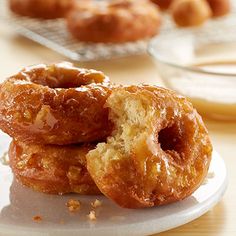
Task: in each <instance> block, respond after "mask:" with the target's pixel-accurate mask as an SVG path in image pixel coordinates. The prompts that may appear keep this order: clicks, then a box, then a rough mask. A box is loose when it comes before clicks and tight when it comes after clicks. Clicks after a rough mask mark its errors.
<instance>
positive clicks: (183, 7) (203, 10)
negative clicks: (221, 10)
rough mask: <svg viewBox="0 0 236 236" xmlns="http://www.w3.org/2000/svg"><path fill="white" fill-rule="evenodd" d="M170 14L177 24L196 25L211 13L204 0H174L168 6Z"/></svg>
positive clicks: (203, 21)
mask: <svg viewBox="0 0 236 236" xmlns="http://www.w3.org/2000/svg"><path fill="white" fill-rule="evenodd" d="M170 11H171V15H172V17H173V19H174V21H175V23H176V24H177V25H178V26H181V27H188V26H198V25H202V24H203V23H205V22H206V21H207V20H208V19H209V18H210V17H211V15H212V12H211V9H210V6H209V4H208V3H207V2H206V0H175V1H174V2H173V4H171V7H170Z"/></svg>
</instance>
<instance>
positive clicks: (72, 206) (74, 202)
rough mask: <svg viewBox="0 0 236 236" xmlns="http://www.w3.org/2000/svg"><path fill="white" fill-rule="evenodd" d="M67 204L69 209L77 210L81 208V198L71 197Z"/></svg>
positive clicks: (71, 210)
mask: <svg viewBox="0 0 236 236" xmlns="http://www.w3.org/2000/svg"><path fill="white" fill-rule="evenodd" d="M66 206H67V207H68V210H69V211H70V212H76V211H79V210H80V207H81V203H80V201H79V200H75V199H70V200H69V201H68V202H67V203H66Z"/></svg>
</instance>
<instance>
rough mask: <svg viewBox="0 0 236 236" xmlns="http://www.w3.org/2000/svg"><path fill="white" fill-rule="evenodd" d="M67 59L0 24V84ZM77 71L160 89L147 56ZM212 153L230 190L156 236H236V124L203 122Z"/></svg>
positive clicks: (91, 63) (99, 63) (103, 63)
mask: <svg viewBox="0 0 236 236" xmlns="http://www.w3.org/2000/svg"><path fill="white" fill-rule="evenodd" d="M66 60H67V58H65V57H63V56H61V55H59V54H57V53H55V52H53V51H51V50H49V49H47V48H45V47H43V46H40V45H39V44H37V43H34V42H32V41H30V40H28V39H26V38H24V37H21V36H19V35H16V34H15V33H14V32H13V30H12V29H11V28H8V27H7V26H5V25H2V24H0V63H1V64H0V65H1V66H0V81H1V80H4V79H5V78H6V77H7V76H9V75H11V74H13V73H15V72H17V71H18V70H19V69H20V68H22V67H24V66H27V65H32V64H37V63H51V62H59V61H66ZM77 65H78V66H80V67H86V68H93V69H98V70H101V71H103V72H104V73H106V74H107V75H108V76H110V78H111V80H112V81H114V82H116V83H126V84H137V83H149V84H156V85H162V83H161V81H160V78H159V76H158V71H157V69H156V68H155V65H154V63H153V62H152V60H151V58H150V57H149V56H148V55H143V56H137V57H129V58H123V59H116V60H109V61H101V62H90V63H78V64H77ZM205 122H206V125H207V127H208V129H209V132H210V135H211V139H212V142H213V145H214V147H215V149H216V150H217V151H218V152H219V153H220V154H221V156H222V157H223V158H224V160H225V162H226V166H227V169H228V178H229V186H228V189H227V192H226V194H225V196H224V197H223V199H222V200H221V202H220V203H219V204H218V205H217V206H215V207H214V208H213V209H212V210H210V211H209V212H208V213H206V214H205V215H203V216H202V217H200V218H199V219H197V220H194V221H193V222H191V223H189V224H186V225H184V226H181V227H179V228H176V229H173V230H170V231H167V232H164V233H161V234H158V235H160V236H167V235H171V236H177V235H181V236H184V235H188V236H189V235H190V236H194V235H199V234H201V235H209V236H210V235H214V236H219V235H224V236H227V235H230V236H232V235H236V225H235V219H236V171H235V170H234V169H235V167H236V154H235V152H234V151H235V148H236V123H229V122H219V121H213V120H206V119H205Z"/></svg>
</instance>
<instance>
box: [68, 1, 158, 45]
mask: <svg viewBox="0 0 236 236" xmlns="http://www.w3.org/2000/svg"><path fill="white" fill-rule="evenodd" d="M160 23H161V18H160V14H159V11H158V9H157V8H156V7H155V6H154V5H153V4H152V3H151V2H148V1H146V0H140V1H139V2H138V4H137V2H136V1H133V0H113V1H111V2H108V1H102V2H95V3H93V4H85V5H84V6H82V7H81V5H78V6H77V7H75V8H73V10H71V11H70V13H69V14H68V17H67V25H68V29H69V31H70V32H71V33H72V35H74V37H76V38H77V39H78V40H80V41H86V42H87V41H88V42H104V43H109V42H111V43H123V42H128V41H136V40H140V39H145V38H150V37H152V36H154V35H155V34H157V33H158V31H159V28H160Z"/></svg>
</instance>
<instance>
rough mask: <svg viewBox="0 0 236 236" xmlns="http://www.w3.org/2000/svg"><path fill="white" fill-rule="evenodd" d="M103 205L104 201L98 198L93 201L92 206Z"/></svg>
mask: <svg viewBox="0 0 236 236" xmlns="http://www.w3.org/2000/svg"><path fill="white" fill-rule="evenodd" d="M101 205H102V202H101V201H100V200H98V199H96V200H95V201H94V202H91V206H92V207H93V208H97V207H100V206H101Z"/></svg>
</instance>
